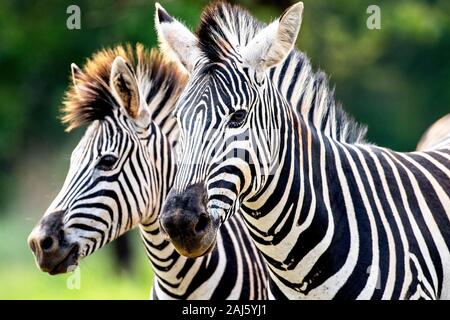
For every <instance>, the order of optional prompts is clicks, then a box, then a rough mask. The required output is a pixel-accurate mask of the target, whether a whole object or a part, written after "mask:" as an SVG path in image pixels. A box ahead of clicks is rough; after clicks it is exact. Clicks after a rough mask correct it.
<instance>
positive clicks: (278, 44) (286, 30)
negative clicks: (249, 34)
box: [241, 2, 303, 73]
mask: <svg viewBox="0 0 450 320" xmlns="http://www.w3.org/2000/svg"><path fill="white" fill-rule="evenodd" d="M302 14H303V3H302V2H298V3H296V4H294V5H293V6H291V7H289V8H288V9H287V10H286V11H285V12H284V13H283V14H282V15H281V16H280V17H279V18H278V19H277V20H275V21H274V22H272V23H271V24H269V25H268V26H267V27H265V28H264V29H262V30H260V31H259V32H258V33H257V34H256V35H255V37H254V38H253V39H252V40H251V41H250V42H249V43H248V44H247V45H246V46H245V47H244V48H243V49H242V52H241V53H242V57H243V58H244V61H245V62H247V63H248V64H249V65H250V66H252V67H253V68H255V69H256V71H257V72H261V73H262V72H265V70H267V69H268V68H270V67H272V66H274V65H276V64H278V63H280V62H282V61H284V59H286V57H287V56H288V54H289V52H290V51H291V50H292V49H293V48H294V45H295V41H296V40H297V35H298V32H299V30H300V25H301V23H302Z"/></svg>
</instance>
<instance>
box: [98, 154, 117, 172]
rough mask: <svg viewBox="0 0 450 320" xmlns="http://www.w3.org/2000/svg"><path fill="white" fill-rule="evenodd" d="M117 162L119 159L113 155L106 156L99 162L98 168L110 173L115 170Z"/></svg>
mask: <svg viewBox="0 0 450 320" xmlns="http://www.w3.org/2000/svg"><path fill="white" fill-rule="evenodd" d="M116 162H117V157H116V156H113V155H111V154H107V155H104V156H103V157H101V158H100V160H99V161H98V162H97V165H96V168H97V169H99V170H103V171H110V170H112V169H113V168H114V165H115V164H116Z"/></svg>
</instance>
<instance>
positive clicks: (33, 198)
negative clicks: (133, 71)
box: [0, 0, 450, 298]
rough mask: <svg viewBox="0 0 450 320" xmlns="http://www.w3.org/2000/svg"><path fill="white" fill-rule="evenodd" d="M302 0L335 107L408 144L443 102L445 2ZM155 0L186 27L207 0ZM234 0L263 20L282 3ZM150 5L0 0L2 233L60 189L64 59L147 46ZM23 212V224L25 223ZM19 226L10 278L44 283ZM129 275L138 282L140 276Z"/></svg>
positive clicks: (397, 145) (444, 107) (389, 141)
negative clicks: (75, 18)
mask: <svg viewBox="0 0 450 320" xmlns="http://www.w3.org/2000/svg"><path fill="white" fill-rule="evenodd" d="M303 1H304V4H305V12H304V19H303V24H302V28H301V31H300V37H299V40H298V47H299V48H300V49H301V50H302V51H304V52H306V53H307V54H308V56H309V57H310V58H311V61H312V63H313V65H314V67H315V68H320V69H322V70H324V71H325V72H326V73H327V74H328V75H329V76H330V78H331V81H330V83H331V85H332V86H335V87H336V96H337V98H338V100H339V101H341V102H342V103H343V105H344V107H345V109H346V110H347V111H348V112H349V113H350V114H352V115H353V116H354V117H355V118H356V119H357V120H358V121H360V122H363V123H366V124H368V125H369V139H370V140H371V141H373V142H374V143H377V144H379V145H383V146H387V147H390V148H393V149H396V150H402V151H407V150H412V149H414V147H415V145H416V143H417V141H418V139H419V138H420V136H421V135H422V133H423V132H424V130H425V129H426V128H427V127H428V126H429V125H431V124H432V123H433V122H434V121H435V120H437V119H438V118H439V117H440V116H443V115H444V114H446V113H448V112H450V90H449V89H450V76H449V75H450V59H449V52H450V15H449V12H450V1H448V0H428V1H425V0H408V1H402V0H396V1H392V0H391V1H389V0H385V1H372V0H370V1H366V0H340V1H327V0H303ZM160 2H161V4H162V5H163V6H164V7H165V8H166V9H167V10H168V11H169V12H170V13H171V14H172V15H173V16H175V17H179V18H181V20H182V21H184V22H185V23H187V25H188V26H190V27H192V28H193V27H195V26H196V25H197V23H198V20H199V14H200V12H201V8H202V7H203V6H204V5H205V4H206V3H207V1H195V0H160ZM233 2H236V3H240V4H242V5H243V6H244V7H246V8H247V9H249V10H250V11H251V12H252V13H253V14H254V15H255V16H257V17H258V18H260V19H261V20H263V21H267V22H268V21H270V20H271V19H273V18H276V17H277V16H279V15H280V14H281V13H282V12H283V10H284V9H285V8H286V7H287V6H288V5H289V4H291V3H292V2H293V1H286V0H242V1H233ZM71 4H77V5H78V6H79V7H80V8H81V30H68V29H67V27H66V20H67V18H68V14H67V13H66V9H67V7H68V6H69V5H71ZM371 4H377V5H379V7H380V8H381V30H369V29H368V28H367V27H366V20H367V18H368V16H369V15H368V14H367V13H366V9H367V7H368V6H369V5H371ZM153 13H154V2H153V1H150V0H128V1H127V0H117V1H111V0H96V1H90V0H84V1H72V0H71V1H59V0H40V1H38V0H3V1H0V70H1V72H0V219H2V218H1V216H5V215H2V214H1V213H5V212H8V213H10V215H9V216H10V217H8V218H3V219H8V220H7V221H8V222H5V221H6V220H5V221H3V220H0V225H3V228H1V229H0V232H2V233H0V235H1V236H2V237H3V236H4V233H3V232H6V231H8V230H9V231H10V229H11V230H15V229H14V228H15V227H17V226H15V225H14V224H20V225H26V226H27V227H28V229H27V231H29V230H31V227H32V225H33V223H34V222H35V221H36V220H37V219H38V218H39V217H40V216H41V215H42V213H43V212H44V210H45V208H46V207H47V206H48V204H49V203H50V201H51V200H52V198H53V197H54V196H55V193H56V192H57V191H58V190H59V188H60V187H61V185H62V181H63V179H64V175H65V173H66V170H67V166H68V157H69V155H70V151H71V149H73V147H74V146H75V144H76V143H77V141H78V139H79V138H80V136H81V134H82V133H83V132H82V131H83V130H82V129H81V130H77V131H76V132H75V133H72V134H70V135H67V134H65V133H64V131H63V127H62V126H61V124H60V123H59V121H58V108H59V105H60V103H61V100H62V97H63V93H64V91H65V89H66V88H67V86H68V84H69V81H70V80H69V74H70V63H71V62H75V63H77V64H78V65H82V64H83V63H84V61H85V59H86V58H87V57H89V56H90V55H91V54H92V53H93V52H95V51H96V50H98V49H100V48H102V47H105V46H112V45H115V44H118V43H123V42H131V43H134V42H136V41H139V42H141V43H143V44H145V45H147V46H149V47H150V46H155V45H156V35H155V31H154V25H153ZM6 210H7V211H6ZM18 212H22V213H23V214H19V213H18ZM11 216H12V217H11ZM24 219H31V220H27V221H32V222H33V223H28V224H26V223H25V224H24V223H23V221H24ZM8 226H10V227H8ZM26 234H27V232H22V233H16V238H15V241H16V242H17V243H20V246H18V247H17V250H19V251H20V254H19V256H26V260H20V259H19V258H18V260H17V261H19V262H20V261H21V262H23V264H20V263H19V262H17V269H16V270H15V271H18V270H19V271H20V270H22V269H23V268H25V269H26V270H27V271H24V273H23V274H24V276H23V277H24V278H23V280H21V281H25V279H28V280H26V281H31V282H32V283H34V282H33V281H38V280H37V279H40V280H39V281H41V280H42V281H43V282H39V283H41V285H42V288H43V287H45V286H46V285H50V284H49V283H50V282H46V281H49V280H48V278H49V277H48V276H45V275H40V274H39V275H37V274H36V272H37V269H36V268H35V266H34V265H33V264H32V262H31V261H32V257H31V253H30V252H27V249H26V244H25V239H26ZM19 235H20V238H18V237H19ZM2 243H8V242H5V241H2ZM7 245H8V244H7ZM1 249H2V248H1V246H0V250H1ZM141 251H143V250H141ZM0 255H1V257H2V258H1V259H0V261H1V262H0V283H2V289H3V288H7V290H11V292H12V293H13V292H15V291H14V290H13V289H12V287H11V286H9V287H8V285H7V283H9V284H10V285H12V281H13V280H12V279H15V277H14V276H12V277H11V276H10V275H9V274H8V273H4V272H6V267H5V262H6V261H8V267H9V270H10V265H13V266H15V264H14V263H13V262H12V261H14V259H13V257H9V258H5V255H6V253H4V252H2V251H0ZM92 258H95V259H97V257H92ZM140 258H141V257H140ZM88 259H91V258H88ZM98 259H100V260H101V261H103V263H105V261H107V260H102V259H106V258H101V257H100V258H98ZM25 261H26V262H25ZM96 261H97V260H96ZM98 263H99V264H98V266H99V267H98V268H99V269H101V267H100V266H101V265H102V263H101V262H98ZM19 265H20V266H21V267H19ZM94 265H95V263H94ZM145 267H147V265H145ZM21 268H22V269H21ZM94 269H95V268H94ZM106 274H109V273H108V272H106ZM25 275H28V276H30V277H31V278H27V276H25ZM31 275H32V276H31ZM44 277H47V278H45V279H47V280H43V278H44ZM33 279H34V280H33ZM8 281H9V282H8ZM92 281H93V282H92V283H95V284H96V285H98V286H101V285H100V284H97V282H95V281H94V280H92ZM111 285H112V284H111ZM139 285H140V286H142V285H143V286H145V287H146V288H147V287H149V282H147V279H146V280H145V283H144V284H142V283H139ZM23 286H25V287H26V283H24V284H23ZM104 288H106V289H105V290H108V288H110V287H108V284H105V287H104ZM39 290H41V287H39V288H38V291H37V292H38V293H39ZM42 290H43V289H42ZM111 290H113V289H111ZM2 293H3V292H1V293H0V294H2ZM13 296H18V293H17V292H16V293H15V294H13ZM44 296H45V295H44ZM146 296H147V295H145V296H141V297H142V298H145V297H146ZM3 297H4V296H3Z"/></svg>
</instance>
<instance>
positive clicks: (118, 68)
mask: <svg viewBox="0 0 450 320" xmlns="http://www.w3.org/2000/svg"><path fill="white" fill-rule="evenodd" d="M109 82H110V87H111V88H112V90H113V93H114V95H115V97H116V99H117V100H118V101H119V103H120V104H121V106H122V107H123V108H124V109H125V111H126V112H127V113H128V115H129V116H130V117H132V118H133V119H137V118H138V115H139V110H140V104H141V102H140V94H139V87H138V84H137V80H136V76H135V74H134V71H133V69H132V68H131V66H130V65H129V64H128V62H126V61H125V59H124V58H122V57H116V58H115V59H114V62H113V64H112V67H111V75H110V79H109Z"/></svg>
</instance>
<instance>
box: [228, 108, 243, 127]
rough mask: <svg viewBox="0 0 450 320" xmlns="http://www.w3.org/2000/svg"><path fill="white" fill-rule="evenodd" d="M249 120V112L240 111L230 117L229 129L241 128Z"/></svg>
mask: <svg viewBox="0 0 450 320" xmlns="http://www.w3.org/2000/svg"><path fill="white" fill-rule="evenodd" d="M246 119H247V111H246V110H244V109H238V110H236V111H234V112H233V113H232V114H231V115H230V119H229V120H228V127H229V128H239V127H240V126H241V125H242V124H243V123H244V122H245V120H246Z"/></svg>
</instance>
